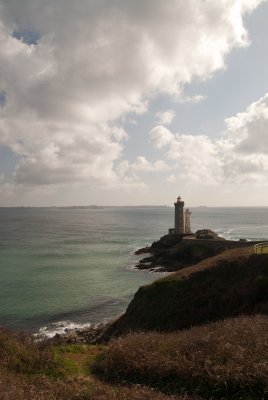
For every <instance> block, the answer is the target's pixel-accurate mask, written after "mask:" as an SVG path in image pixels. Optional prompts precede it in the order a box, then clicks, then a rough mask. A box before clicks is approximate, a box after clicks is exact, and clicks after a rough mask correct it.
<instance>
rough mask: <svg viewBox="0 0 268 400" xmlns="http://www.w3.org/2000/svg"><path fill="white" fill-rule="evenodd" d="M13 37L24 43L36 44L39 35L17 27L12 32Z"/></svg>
mask: <svg viewBox="0 0 268 400" xmlns="http://www.w3.org/2000/svg"><path fill="white" fill-rule="evenodd" d="M12 36H13V37H15V38H16V39H18V40H21V41H22V42H24V43H26V44H29V45H30V44H37V42H38V40H39V39H40V36H39V34H38V33H37V32H35V31H32V30H28V29H18V30H16V31H14V32H13V35H12Z"/></svg>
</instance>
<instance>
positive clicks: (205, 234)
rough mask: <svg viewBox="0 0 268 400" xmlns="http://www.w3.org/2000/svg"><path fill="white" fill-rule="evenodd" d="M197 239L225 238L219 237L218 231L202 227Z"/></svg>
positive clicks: (197, 233)
mask: <svg viewBox="0 0 268 400" xmlns="http://www.w3.org/2000/svg"><path fill="white" fill-rule="evenodd" d="M195 237H196V239H214V240H215V239H216V240H217V239H220V240H224V239H223V238H221V237H219V236H218V235H217V233H216V232H213V231H212V230H211V229H200V230H198V231H197V232H196V234H195Z"/></svg>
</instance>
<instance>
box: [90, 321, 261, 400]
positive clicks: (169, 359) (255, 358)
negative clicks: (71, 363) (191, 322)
mask: <svg viewBox="0 0 268 400" xmlns="http://www.w3.org/2000/svg"><path fill="white" fill-rule="evenodd" d="M94 370H95V372H96V373H98V374H100V375H101V376H102V377H105V378H106V379H108V380H112V381H122V380H123V381H126V382H131V383H140V384H145V385H149V386H152V387H157V388H159V389H161V390H164V391H165V392H167V393H192V394H194V393H196V394H198V395H202V396H204V397H205V398H212V396H213V398H215V399H216V398H228V399H231V398H235V399H264V398H265V396H267V395H268V393H267V390H268V317H266V316H255V317H240V318H236V319H230V320H226V321H222V322H218V323H214V324H210V325H206V326H202V327H196V328H192V329H191V330H188V331H182V332H178V333H172V334H159V333H147V334H142V333H140V334H133V335H128V336H126V337H125V338H120V339H117V340H116V341H113V342H111V343H110V345H109V346H108V348H107V350H106V351H105V352H104V354H103V355H102V356H101V357H99V359H98V360H97V362H96V363H95V366H94Z"/></svg>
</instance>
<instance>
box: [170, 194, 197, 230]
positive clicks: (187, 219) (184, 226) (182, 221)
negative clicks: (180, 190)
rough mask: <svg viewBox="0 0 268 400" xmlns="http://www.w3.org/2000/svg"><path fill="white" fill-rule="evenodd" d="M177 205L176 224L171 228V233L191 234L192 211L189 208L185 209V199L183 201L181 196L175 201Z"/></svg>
mask: <svg viewBox="0 0 268 400" xmlns="http://www.w3.org/2000/svg"><path fill="white" fill-rule="evenodd" d="M174 206H175V224H174V228H171V229H169V234H170V235H174V234H179V235H184V234H188V233H189V234H190V233H192V231H191V212H190V210H189V209H188V208H187V209H186V210H184V201H182V199H181V197H180V196H179V197H178V198H177V201H176V202H175V203H174Z"/></svg>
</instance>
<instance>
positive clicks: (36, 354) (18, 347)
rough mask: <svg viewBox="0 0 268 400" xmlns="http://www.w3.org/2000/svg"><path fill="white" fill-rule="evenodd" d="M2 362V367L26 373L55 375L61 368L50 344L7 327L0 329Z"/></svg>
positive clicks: (0, 355)
mask: <svg viewBox="0 0 268 400" xmlns="http://www.w3.org/2000/svg"><path fill="white" fill-rule="evenodd" d="M0 363H1V368H5V369H6V370H9V371H14V372H18V373H24V374H38V373H41V374H47V375H53V374H57V373H59V369H60V363H59V362H57V361H55V358H54V355H53V351H52V349H51V348H50V346H49V345H48V344H46V343H45V342H41V343H36V342H34V340H33V338H32V337H31V336H29V335H26V334H24V333H11V332H10V331H9V330H7V329H0Z"/></svg>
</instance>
